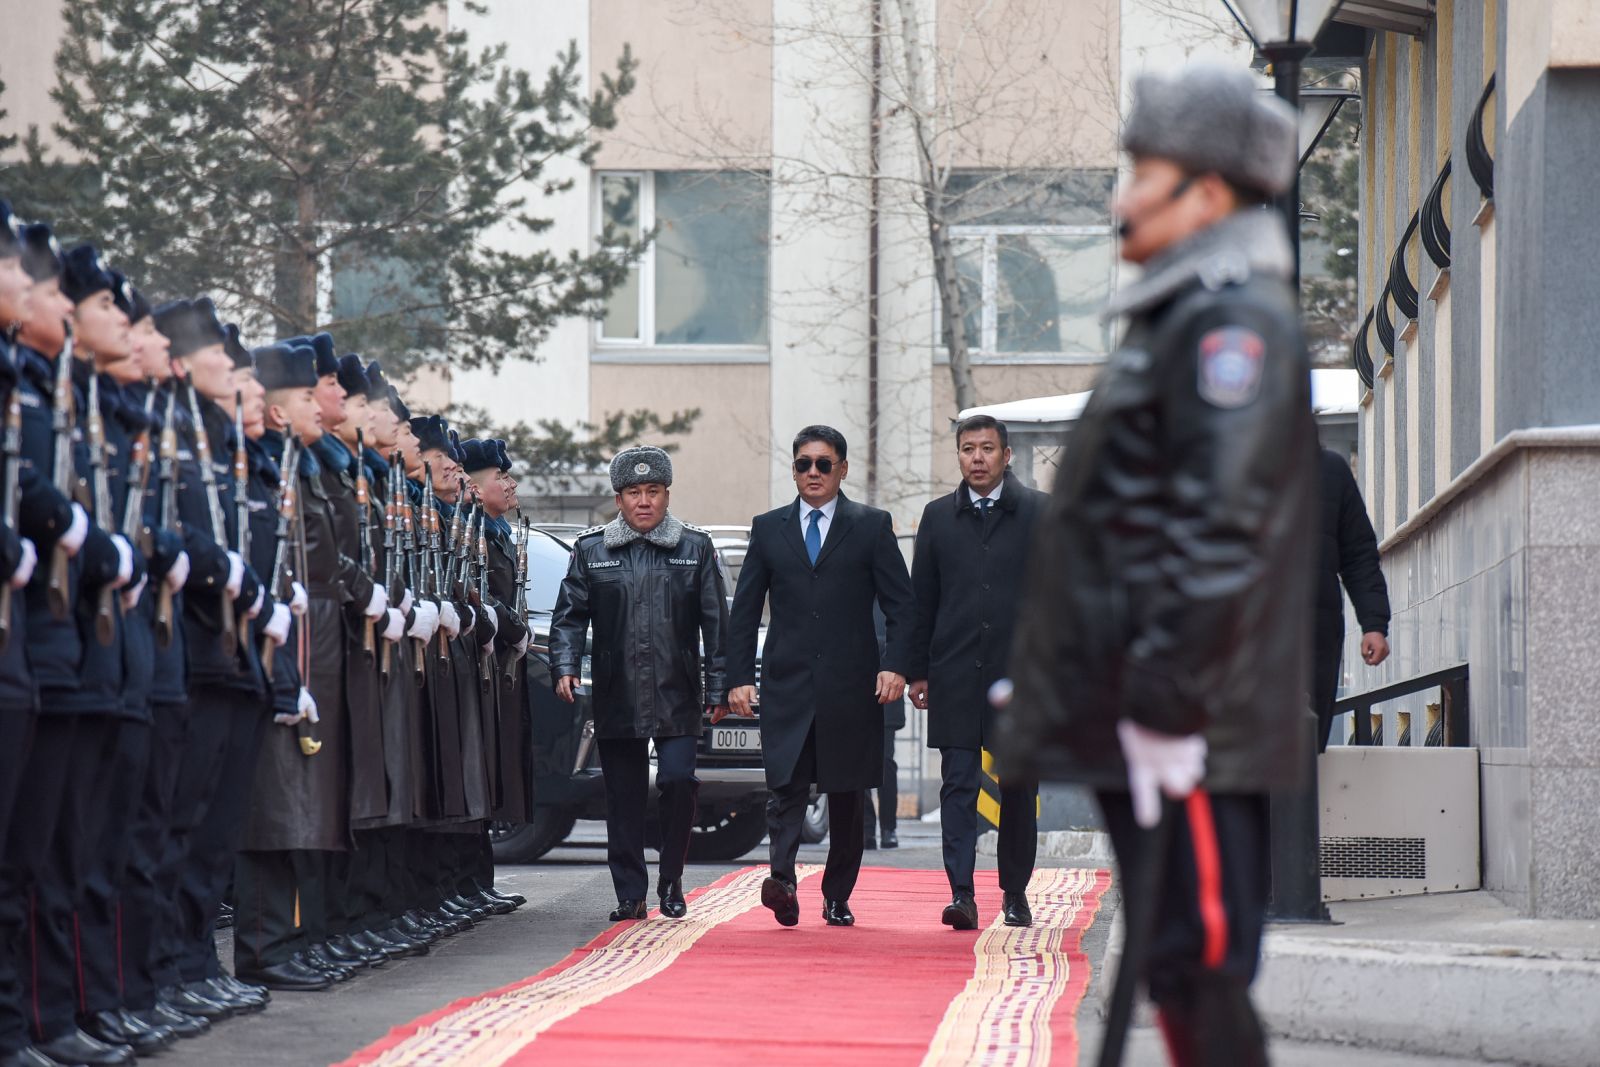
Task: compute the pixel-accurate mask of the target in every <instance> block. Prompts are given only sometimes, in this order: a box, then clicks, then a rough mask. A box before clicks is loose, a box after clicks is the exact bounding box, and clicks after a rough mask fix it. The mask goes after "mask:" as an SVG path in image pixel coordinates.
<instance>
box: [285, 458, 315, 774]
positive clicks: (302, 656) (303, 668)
mask: <svg viewBox="0 0 1600 1067" xmlns="http://www.w3.org/2000/svg"><path fill="white" fill-rule="evenodd" d="M285 448H287V446H285ZM296 518H297V519H298V522H297V523H296V525H297V526H298V527H299V533H298V536H296V537H295V539H294V540H295V566H296V567H297V568H298V569H299V571H300V573H301V574H310V573H311V569H310V567H309V566H308V565H307V563H306V517H305V515H304V513H301V514H298V515H297V516H296ZM295 631H296V632H297V633H298V634H299V635H300V640H299V641H298V642H297V643H296V645H297V652H298V655H297V656H296V659H298V660H299V665H300V684H301V685H304V686H306V687H307V688H308V689H309V688H310V684H309V683H310V681H311V613H310V612H307V613H306V616H305V618H303V619H301V620H300V625H298V626H296V627H295ZM311 725H312V724H311V722H310V721H309V720H307V719H301V720H300V721H299V722H297V723H295V728H294V729H295V735H296V737H297V738H298V740H299V742H300V754H301V755H302V756H305V757H306V758H307V759H310V758H311V757H312V756H315V755H316V754H317V753H318V752H320V751H322V742H321V741H319V740H318V739H317V733H316V731H315V730H313V729H312V728H311Z"/></svg>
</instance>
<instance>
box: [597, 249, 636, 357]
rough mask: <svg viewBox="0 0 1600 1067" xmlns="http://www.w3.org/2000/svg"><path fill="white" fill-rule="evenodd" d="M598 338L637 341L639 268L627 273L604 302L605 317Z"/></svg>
mask: <svg viewBox="0 0 1600 1067" xmlns="http://www.w3.org/2000/svg"><path fill="white" fill-rule="evenodd" d="M600 336H601V337H604V338H605V339H607V340H608V341H637V340H639V268H638V267H635V268H633V269H632V270H630V271H629V272H628V278H627V280H626V281H624V282H623V283H622V284H621V285H619V286H617V288H616V289H615V290H614V291H613V292H612V294H611V297H610V299H609V300H607V301H606V317H605V319H604V320H603V321H602V322H601V325H600Z"/></svg>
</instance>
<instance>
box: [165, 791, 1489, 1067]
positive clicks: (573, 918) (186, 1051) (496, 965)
mask: <svg viewBox="0 0 1600 1067" xmlns="http://www.w3.org/2000/svg"><path fill="white" fill-rule="evenodd" d="M900 841H901V847H900V848H899V849H897V850H892V851H878V852H873V853H868V855H867V863H868V864H870V865H876V866H887V867H904V868H910V869H937V868H939V867H940V865H941V863H940V856H939V840H938V826H937V825H936V824H934V825H926V824H918V823H913V822H905V821H902V823H901V828H900ZM604 842H605V831H604V826H603V825H602V824H598V823H579V824H578V829H577V831H576V832H575V833H574V835H573V839H572V840H571V841H570V842H569V843H568V845H567V846H564V847H562V848H560V849H557V850H555V851H554V852H552V853H551V854H550V855H549V856H548V857H547V858H546V859H545V860H544V861H542V862H540V863H537V864H532V865H528V866H518V867H506V868H502V869H501V871H500V879H499V885H500V887H501V888H502V889H506V890H515V891H517V892H520V893H522V894H524V895H525V896H527V897H528V901H529V903H528V904H527V905H526V906H525V907H523V908H520V909H518V910H517V911H514V912H512V913H511V914H509V915H505V916H501V917H499V918H494V919H490V920H489V921H488V922H486V923H483V924H481V925H479V926H478V927H477V928H476V929H474V930H470V931H468V932H466V933H464V934H460V935H458V936H456V937H452V938H448V939H446V940H444V941H442V942H440V943H439V944H437V945H435V946H434V950H433V952H432V954H431V955H428V956H424V957H420V958H415V959H406V960H402V961H398V962H394V963H390V964H388V965H387V966H385V967H383V968H380V969H378V970H376V971H368V972H365V973H363V974H362V975H361V976H359V977H357V978H356V979H354V980H353V981H350V982H346V983H344V984H343V985H338V986H335V987H333V988H332V989H330V990H328V991H327V992H323V993H299V994H296V993H278V994H275V995H274V997H273V1000H272V1004H271V1006H270V1007H269V1008H268V1009H267V1011H265V1012H263V1013H260V1014H258V1015H252V1016H246V1017H243V1018H237V1019H232V1020H228V1021H227V1022H224V1023H222V1024H220V1025H219V1026H217V1027H215V1028H213V1030H212V1032H211V1033H209V1034H207V1035H205V1036H202V1037H199V1038H196V1039H193V1040H189V1041H184V1042H180V1043H179V1044H178V1045H177V1046H176V1047H174V1048H171V1049H168V1050H167V1051H165V1052H163V1053H162V1054H160V1055H159V1056H157V1057H153V1058H152V1059H150V1060H149V1061H147V1062H150V1063H156V1064H160V1065H161V1067H218V1065H227V1067H282V1065H295V1067H300V1065H305V1067H312V1065H318V1064H328V1063H333V1062H336V1061H338V1060H340V1059H342V1058H344V1057H345V1056H347V1055H349V1054H350V1053H352V1052H354V1051H356V1050H357V1049H359V1048H361V1047H362V1046H364V1045H366V1044H368V1043H370V1042H372V1041H374V1040H376V1039H377V1038H379V1037H382V1036H383V1035H384V1034H385V1033H387V1032H388V1031H389V1029H390V1028H391V1027H394V1026H397V1025H400V1024H402V1023H405V1022H408V1021H410V1020H411V1019H414V1018H416V1017H417V1016H419V1015H423V1014H426V1013H427V1012H430V1011H433V1010H434V1009H437V1008H440V1007H443V1006H444V1005H445V1004H447V1003H449V1002H450V1001H452V1000H455V999H457V998H459V997H464V996H470V995H472V994H474V993H480V992H483V991H486V990H489V989H493V988H495V987H497V986H501V985H505V984H507V983H509V982H514V981H517V980H518V979H521V978H525V977H527V976H529V975H531V974H533V973H535V972H537V971H539V970H541V969H543V968H545V967H547V966H549V965H550V964H552V963H555V962H557V961H558V960H560V959H561V958H562V957H564V956H565V955H566V954H567V953H568V952H570V951H571V950H572V949H574V948H577V947H578V946H580V945H582V944H583V943H585V942H586V941H588V940H589V939H590V938H592V937H593V936H594V935H596V934H598V933H599V932H600V931H602V930H604V929H605V928H606V926H607V925H609V924H608V923H607V921H606V912H607V911H609V910H610V908H611V907H612V893H611V883H610V877H609V875H608V874H607V871H606V865H605V852H604ZM802 852H803V853H809V854H810V858H811V859H813V860H814V861H815V862H820V861H821V859H822V858H823V856H824V854H825V852H826V846H825V845H823V846H805V847H804V848H803V849H802ZM763 856H764V850H760V849H758V850H757V851H756V852H754V853H752V854H751V855H749V856H747V857H745V859H744V860H742V861H740V862H737V863H721V864H696V865H693V866H691V868H690V869H689V871H688V872H687V873H686V876H685V879H684V881H685V886H686V887H693V886H700V885H705V884H707V883H709V882H713V881H715V880H716V879H717V878H719V877H721V876H722V875H723V874H726V873H727V872H728V871H730V870H735V869H737V868H739V867H741V866H746V865H748V864H752V863H758V862H760V861H761V859H762V858H763ZM806 858H807V856H805V855H803V856H802V859H806ZM1053 862H1054V863H1059V862H1060V861H1052V860H1048V859H1042V863H1053ZM979 903H980V906H981V907H983V908H984V909H985V910H986V911H987V910H988V909H992V908H993V907H994V906H995V903H996V902H993V901H989V902H984V901H980V902H979ZM1116 903H1117V900H1116V895H1115V889H1113V891H1112V893H1111V894H1108V898H1107V900H1106V902H1105V904H1104V905H1103V906H1102V908H1101V909H1100V914H1099V917H1098V918H1097V920H1096V922H1095V924H1094V926H1093V927H1092V928H1091V929H1090V931H1089V932H1088V934H1087V935H1086V937H1085V944H1084V947H1085V950H1086V951H1087V953H1088V955H1089V958H1090V960H1091V962H1092V963H1093V964H1094V965H1096V966H1098V965H1099V962H1100V959H1101V957H1102V956H1103V955H1104V954H1105V952H1106V947H1107V939H1108V936H1109V931H1110V928H1111V925H1112V924H1111V916H1112V915H1113V914H1114V912H1115V910H1116ZM863 918H864V919H865V918H866V917H863ZM928 920H929V922H930V923H937V922H938V917H937V916H936V915H930V916H929V917H928ZM219 942H220V943H219V947H220V949H221V952H222V958H223V961H224V963H227V962H228V961H230V960H231V959H232V944H231V938H230V937H229V935H228V932H227V931H222V932H221V933H220V934H219ZM1095 984H1096V985H1098V983H1095ZM1101 1010H1102V1009H1101V1005H1100V1003H1099V1001H1098V1000H1097V999H1095V995H1094V993H1093V992H1091V995H1090V997H1089V998H1087V999H1086V1000H1085V1002H1084V1005H1083V1007H1082V1009H1081V1010H1080V1014H1079V1019H1080V1035H1081V1038H1082V1041H1081V1047H1082V1048H1083V1050H1084V1051H1083V1053H1082V1057H1081V1059H1080V1062H1081V1063H1084V1064H1092V1063H1093V1062H1094V1055H1095V1050H1096V1049H1097V1048H1098V1044H1099V1036H1098V1035H1099V1029H1100V1026H1099V1021H1098V1020H1099V1017H1100V1014H1101ZM1272 1059H1273V1063H1274V1064H1278V1065H1282V1067H1346V1065H1349V1067H1441V1065H1444V1064H1449V1063H1465V1062H1473V1061H1465V1060H1444V1059H1435V1058H1428V1057H1418V1056H1406V1055H1399V1054H1394V1053H1386V1052H1374V1051H1369V1050H1362V1049H1354V1048H1349V1047H1344V1046H1338V1045H1322V1044H1303V1043H1297V1042H1287V1041H1279V1042H1276V1043H1275V1044H1274V1045H1273V1056H1272ZM656 1062H657V1063H659V1064H661V1065H662V1067H674V1065H675V1064H676V1063H677V1062H678V1061H676V1060H674V1059H673V1057H672V1054H671V1050H670V1047H663V1048H662V1049H661V1050H660V1055H659V1056H657V1057H656ZM771 1062H773V1063H774V1064H779V1063H781V1062H782V1061H781V1059H774V1060H772V1061H771ZM1124 1062H1125V1063H1127V1064H1129V1065H1131V1067H1146V1065H1149V1067H1156V1065H1160V1064H1164V1063H1165V1057H1164V1056H1163V1054H1162V1051H1161V1043H1160V1039H1159V1037H1158V1035H1157V1034H1156V1032H1155V1031H1154V1030H1153V1029H1152V1028H1150V1027H1149V1026H1147V1025H1141V1026H1137V1027H1136V1028H1135V1029H1134V1031H1133V1033H1132V1035H1131V1037H1130V1041H1129V1054H1128V1056H1127V1058H1126V1060H1125V1061H1124Z"/></svg>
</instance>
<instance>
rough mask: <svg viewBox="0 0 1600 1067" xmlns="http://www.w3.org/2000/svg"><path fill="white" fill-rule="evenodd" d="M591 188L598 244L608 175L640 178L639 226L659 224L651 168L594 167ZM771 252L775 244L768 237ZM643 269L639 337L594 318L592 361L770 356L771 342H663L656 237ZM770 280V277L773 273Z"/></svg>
mask: <svg viewBox="0 0 1600 1067" xmlns="http://www.w3.org/2000/svg"><path fill="white" fill-rule="evenodd" d="M590 173H591V175H592V181H591V188H592V195H591V196H590V200H591V201H593V203H592V205H591V208H590V231H591V232H592V233H593V235H594V247H595V249H596V250H597V251H598V250H600V249H602V248H603V247H604V245H603V244H602V243H601V236H602V234H603V233H604V232H605V179H607V178H636V179H638V181H639V232H640V233H641V234H643V233H649V232H650V231H651V230H652V229H654V228H655V225H656V175H655V172H654V171H648V170H595V171H591V172H590ZM767 254H768V257H769V261H768V264H769V265H768V270H769V271H770V269H771V265H770V256H771V254H772V247H771V241H770V238H769V240H768V246H767ZM630 269H632V270H637V271H638V272H639V335H638V336H637V337H631V338H629V337H607V336H605V325H606V324H605V319H604V317H601V318H598V319H596V320H595V322H594V330H593V332H592V333H591V335H590V337H591V349H590V352H589V360H590V362H592V363H766V362H768V361H769V360H770V359H771V349H770V347H769V346H768V345H744V344H731V345H658V344H656V343H655V342H654V340H653V338H654V337H655V335H656V246H655V242H653V241H652V242H651V243H650V246H649V247H648V248H646V249H645V250H644V253H643V254H642V255H641V256H640V257H639V260H638V262H637V264H636V265H635V266H633V267H632V268H630ZM769 284H770V279H769ZM771 316H772V309H771V300H770V290H769V299H768V308H767V317H768V322H767V331H768V336H769V338H770V336H771V331H772V322H771Z"/></svg>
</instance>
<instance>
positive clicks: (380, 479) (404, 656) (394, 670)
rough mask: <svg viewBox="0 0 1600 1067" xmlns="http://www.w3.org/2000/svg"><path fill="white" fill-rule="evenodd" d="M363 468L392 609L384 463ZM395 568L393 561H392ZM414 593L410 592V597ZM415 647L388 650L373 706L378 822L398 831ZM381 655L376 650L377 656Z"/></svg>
mask: <svg viewBox="0 0 1600 1067" xmlns="http://www.w3.org/2000/svg"><path fill="white" fill-rule="evenodd" d="M363 460H364V462H365V463H366V465H367V486H368V492H369V493H370V494H371V498H372V504H373V510H374V519H375V520H376V523H375V526H374V531H373V537H374V544H373V557H372V558H373V562H374V565H375V566H376V567H377V573H378V574H380V575H383V576H384V577H385V579H386V582H385V585H386V587H387V588H388V590H389V596H390V598H391V599H392V600H393V601H394V603H393V606H394V607H396V608H398V607H399V606H400V604H401V603H403V602H404V601H405V596H406V584H405V578H404V576H403V575H402V574H401V573H400V571H399V569H398V567H396V569H395V570H394V572H393V574H394V580H393V581H392V582H391V581H387V579H388V577H389V575H390V567H389V558H388V552H389V550H388V549H386V548H385V547H384V543H383V539H384V533H383V514H384V510H385V505H386V504H387V502H388V500H389V495H388V494H389V492H390V489H391V484H392V483H391V482H390V481H389V478H390V476H391V475H390V471H389V464H388V463H387V462H386V461H385V460H384V459H383V457H382V456H380V455H378V453H377V452H375V451H373V450H372V449H370V448H369V449H367V451H366V455H365V456H364V457H363ZM395 562H396V563H397V564H398V560H396V561H395ZM414 597H415V593H414V592H413V598H414ZM415 618H416V614H415V608H413V609H412V612H411V613H410V614H408V615H407V616H406V627H407V629H409V628H410V626H411V623H412V622H413V621H414V620H415ZM415 645H416V642H415V641H412V640H411V639H409V638H405V637H402V638H401V639H400V640H399V641H397V642H394V643H392V644H390V645H389V646H388V653H387V655H388V659H389V675H388V677H387V679H385V678H384V677H383V676H382V675H380V676H379V679H378V684H379V688H380V700H379V703H380V704H381V706H382V709H383V768H384V776H385V778H386V780H387V782H388V796H389V805H388V808H387V809H386V810H385V812H384V815H383V818H382V820H381V821H380V822H379V823H378V824H379V825H383V826H404V825H406V824H408V823H410V822H412V821H413V820H414V819H415V818H416V811H415V808H416V803H415V800H416V792H417V789H418V786H417V775H418V772H419V769H420V766H421V755H420V753H421V737H420V734H419V732H418V731H419V723H418V721H417V715H418V712H417V702H418V700H419V699H420V697H421V690H420V689H419V688H418V687H417V683H416V676H415V674H414V670H415V668H414V665H413V660H412V658H411V657H412V649H413V648H414V647H415ZM381 654H383V653H382V650H381V648H380V655H381Z"/></svg>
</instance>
